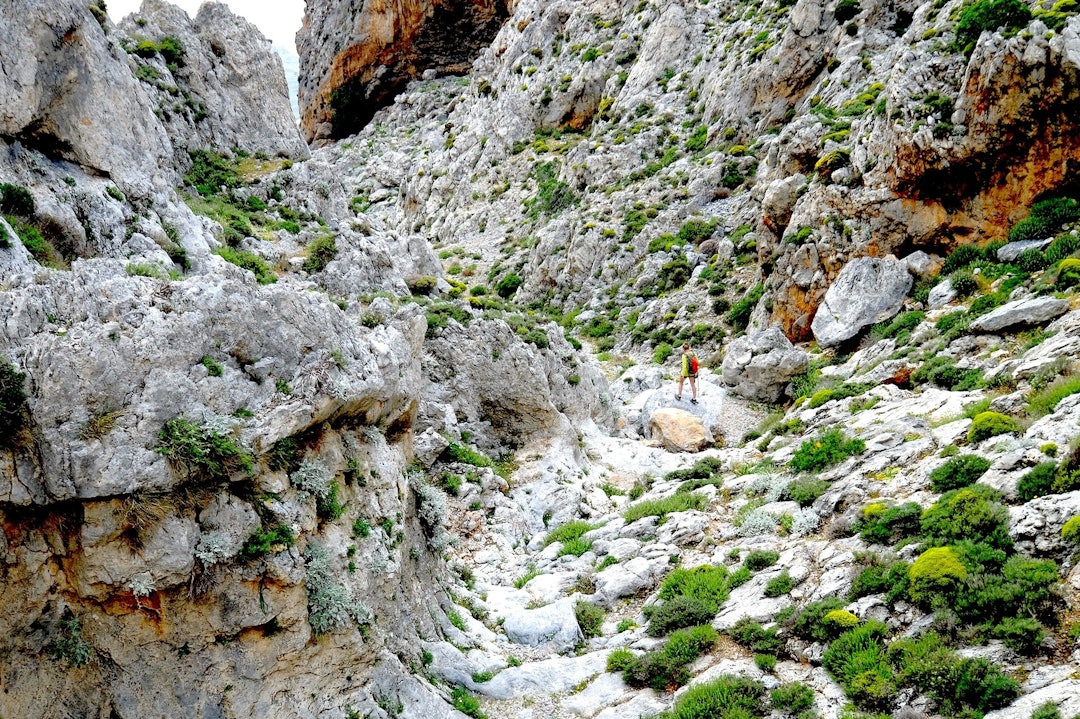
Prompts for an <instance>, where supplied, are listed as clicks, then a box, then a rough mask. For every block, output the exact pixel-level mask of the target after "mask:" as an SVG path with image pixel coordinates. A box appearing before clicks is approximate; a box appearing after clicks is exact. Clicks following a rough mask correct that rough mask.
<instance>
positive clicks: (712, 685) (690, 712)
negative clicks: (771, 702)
mask: <svg viewBox="0 0 1080 719" xmlns="http://www.w3.org/2000/svg"><path fill="white" fill-rule="evenodd" d="M764 695H765V687H764V686H762V685H761V684H760V683H759V682H756V681H754V680H752V679H746V678H744V677H736V676H732V675H727V674H725V675H722V676H720V677H717V678H716V679H713V680H712V681H709V682H703V683H701V684H695V685H694V686H692V687H690V688H689V689H687V690H686V691H685V692H684V693H683V694H682V695H681V696H680V697H679V699H678V700H677V701H676V702H675V705H674V706H673V707H672V708H671V709H670V710H669V711H666V712H664V713H662V714H660V716H659V717H658V719H752V718H754V717H761V716H764V715H765V708H764V706H763V701H762V699H763V697H764Z"/></svg>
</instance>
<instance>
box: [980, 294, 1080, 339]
mask: <svg viewBox="0 0 1080 719" xmlns="http://www.w3.org/2000/svg"><path fill="white" fill-rule="evenodd" d="M1068 311H1069V301H1068V300H1059V299H1055V298H1053V297H1033V298H1031V299H1027V300H1016V301H1015V302H1010V303H1008V304H1007V305H1002V306H1001V307H998V308H997V309H996V310H994V311H993V312H990V313H987V314H985V315H983V316H982V317H979V318H978V319H976V320H975V321H974V322H972V323H971V329H972V330H974V331H976V332H1000V331H1001V330H1003V329H1006V328H1009V327H1017V326H1021V325H1041V324H1043V323H1044V322H1049V321H1050V320H1052V319H1054V318H1055V317H1059V316H1061V315H1063V314H1065V313H1066V312H1068Z"/></svg>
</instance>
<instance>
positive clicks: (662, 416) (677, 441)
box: [649, 407, 714, 452]
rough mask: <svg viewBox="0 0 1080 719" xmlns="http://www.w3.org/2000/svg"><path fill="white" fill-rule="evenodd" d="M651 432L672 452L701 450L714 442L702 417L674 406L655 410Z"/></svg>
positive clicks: (650, 424)
mask: <svg viewBox="0 0 1080 719" xmlns="http://www.w3.org/2000/svg"><path fill="white" fill-rule="evenodd" d="M649 432H650V434H651V435H652V438H653V439H654V440H656V441H658V442H659V443H660V444H661V445H663V447H664V448H665V449H667V450H668V451H670V452H700V451H701V450H703V449H705V448H707V447H710V446H712V444H713V442H714V440H713V436H712V432H710V431H709V429H708V427H706V426H705V423H704V422H703V421H702V420H701V417H698V416H697V415H695V414H692V413H690V412H687V411H686V410H682V409H675V408H673V407H665V408H664V409H659V410H657V411H655V412H653V414H652V417H651V418H650V419H649Z"/></svg>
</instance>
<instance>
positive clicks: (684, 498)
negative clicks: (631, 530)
mask: <svg viewBox="0 0 1080 719" xmlns="http://www.w3.org/2000/svg"><path fill="white" fill-rule="evenodd" d="M708 501H709V500H708V498H707V497H706V496H705V495H703V494H697V493H695V492H689V493H687V492H680V493H676V494H673V495H671V496H670V497H666V498H664V499H646V500H644V501H641V502H635V503H634V504H631V505H630V506H629V507H627V508H626V509H625V510H624V511H623V518H624V519H625V520H626V521H627V522H634V521H637V520H639V519H641V518H642V517H660V518H661V520H663V519H664V518H665V517H667V515H668V514H670V513H672V512H686V511H688V510H691V509H696V510H699V511H700V510H702V509H704V508H705V505H706V504H708Z"/></svg>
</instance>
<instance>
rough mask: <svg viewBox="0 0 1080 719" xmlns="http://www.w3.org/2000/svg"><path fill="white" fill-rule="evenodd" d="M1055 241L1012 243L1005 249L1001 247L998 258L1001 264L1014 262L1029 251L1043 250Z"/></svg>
mask: <svg viewBox="0 0 1080 719" xmlns="http://www.w3.org/2000/svg"><path fill="white" fill-rule="evenodd" d="M1053 241H1054V238H1053V237H1047V238H1045V239H1042V240H1024V241H1022V242H1010V243H1008V244H1007V245H1005V246H1004V247H999V248H998V251H997V258H998V261H999V262H1012V261H1013V260H1015V259H1016V258H1017V257H1019V256H1020V255H1022V254H1023V253H1025V252H1027V251H1028V250H1041V249H1043V248H1045V247H1046V246H1048V245H1049V244H1050V243H1051V242H1053Z"/></svg>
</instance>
